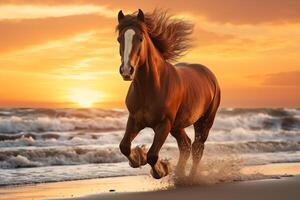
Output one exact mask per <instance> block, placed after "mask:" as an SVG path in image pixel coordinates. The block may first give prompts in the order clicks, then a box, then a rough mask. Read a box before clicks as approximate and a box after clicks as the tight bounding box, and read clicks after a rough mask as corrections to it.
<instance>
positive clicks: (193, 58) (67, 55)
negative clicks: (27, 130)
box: [0, 0, 300, 107]
mask: <svg viewBox="0 0 300 200" xmlns="http://www.w3.org/2000/svg"><path fill="white" fill-rule="evenodd" d="M225 2H226V3H225ZM155 7H158V8H166V9H169V10H170V12H171V13H174V14H175V15H178V17H181V18H185V19H188V20H190V21H192V22H194V23H195V25H196V26H195V32H194V34H193V41H194V45H195V47H194V48H193V49H191V51H190V52H189V53H188V54H187V55H186V56H185V57H182V58H181V59H180V60H178V61H179V62H181V61H183V62H191V63H201V64H204V65H206V66H208V67H209V68H210V69H211V70H212V71H213V72H214V73H215V74H216V76H217V78H218V79H219V83H220V85H221V88H222V107H299V106H300V1H298V0H285V1H281V0H226V1H222V0H184V1H172V0H165V1H161V0H152V1H149V0H146V1H143V0H133V1H124V0H114V1H112V0H103V1H101V0H98V1H97V0H32V1H30V0H19V1H17V0H16V1H14V0H11V1H3V0H0V107H88V106H95V107H122V106H123V105H124V104H123V102H124V98H125V96H126V93H127V88H128V86H129V83H128V82H124V81H123V80H122V78H121V76H120V75H119V72H118V70H119V66H120V56H119V53H118V43H117V40H116V33H115V26H116V23H117V20H116V15H117V13H118V11H119V10H120V9H122V10H123V12H124V13H131V12H133V11H135V10H137V9H138V8H141V9H142V10H143V11H144V12H147V11H152V10H153V9H154V8H155Z"/></svg>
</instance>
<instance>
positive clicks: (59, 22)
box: [0, 14, 113, 53]
mask: <svg viewBox="0 0 300 200" xmlns="http://www.w3.org/2000/svg"><path fill="white" fill-rule="evenodd" d="M112 23H113V20H112V19H111V20H110V19H107V18H103V17H101V16H99V15H93V14H90V15H74V16H65V17H50V18H42V19H24V20H2V21H0V32H1V38H0V44H1V45H0V53H1V52H7V51H12V50H15V49H20V48H24V47H26V46H30V45H37V44H40V43H45V42H47V41H49V40H58V39H64V38H67V37H70V36H72V35H75V34H78V33H82V32H87V31H91V30H97V29H105V27H111V24H112Z"/></svg>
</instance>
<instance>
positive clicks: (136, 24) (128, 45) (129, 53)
mask: <svg viewBox="0 0 300 200" xmlns="http://www.w3.org/2000/svg"><path fill="white" fill-rule="evenodd" d="M118 21H119V24H118V26H117V31H118V33H119V36H118V41H119V43H120V55H121V60H122V64H121V67H120V74H121V75H122V77H123V79H124V80H126V81H129V80H132V82H131V85H130V88H129V90H128V94H127V97H126V106H127V108H128V110H129V117H128V121H127V126H126V131H125V135H124V137H123V139H122V141H121V143H120V150H121V152H122V153H123V154H124V155H125V156H126V157H127V158H128V160H129V164H130V165H131V166H132V167H140V166H142V165H145V164H147V163H148V164H150V165H151V167H152V170H151V174H152V176H153V177H154V178H157V179H159V178H161V177H163V176H166V175H167V174H168V173H169V170H170V169H169V167H168V164H167V162H165V161H161V160H159V159H158V154H159V151H160V149H161V147H162V145H163V144H164V142H165V140H166V138H167V136H168V134H169V133H171V135H172V136H174V137H175V138H176V140H177V143H178V147H179V151H180V154H179V160H178V164H177V167H176V170H175V174H177V175H179V176H183V175H184V174H185V173H184V171H185V165H186V162H187V159H188V158H189V155H190V153H191V152H192V158H193V166H192V169H191V172H190V175H192V176H194V175H195V174H196V172H197V166H198V163H199V161H200V159H201V157H202V154H203V150H204V142H205V141H206V139H207V137H208V133H209V130H210V128H211V126H212V124H213V122H214V118H215V115H216V112H217V109H218V107H219V104H220V88H219V85H218V82H217V80H216V78H215V76H214V74H213V73H212V72H211V71H210V70H209V69H208V68H206V67H205V66H203V65H200V64H186V63H183V64H179V65H176V67H175V66H173V65H172V64H170V63H169V62H168V61H174V60H175V59H176V58H178V57H179V56H181V55H182V53H184V52H185V51H186V50H187V49H188V48H189V41H190V40H189V37H188V36H189V35H190V34H191V33H192V29H193V25H191V24H189V23H187V22H185V21H183V20H177V19H174V18H172V17H171V16H170V15H169V14H168V13H167V12H165V11H159V10H154V12H153V13H149V14H148V13H146V14H145V15H144V13H143V12H142V11H141V10H140V9H139V11H138V13H134V14H132V15H126V16H125V15H124V14H123V12H122V11H120V12H119V14H118ZM192 124H193V125H194V129H195V141H194V142H193V144H192V145H191V140H190V138H189V137H188V136H187V134H186V132H185V130H184V128H186V127H188V126H190V125H192ZM145 127H150V128H152V129H153V130H154V132H155V135H154V141H153V144H152V145H151V147H150V149H149V151H148V152H146V149H145V147H143V146H142V147H139V146H138V147H136V148H134V149H131V142H132V140H133V139H134V138H135V137H136V136H137V134H138V133H139V131H141V130H142V129H144V128H145Z"/></svg>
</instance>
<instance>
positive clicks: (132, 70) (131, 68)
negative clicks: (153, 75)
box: [129, 66, 134, 75]
mask: <svg viewBox="0 0 300 200" xmlns="http://www.w3.org/2000/svg"><path fill="white" fill-rule="evenodd" d="M129 72H130V75H132V74H133V72H134V68H133V67H131V66H130V71H129Z"/></svg>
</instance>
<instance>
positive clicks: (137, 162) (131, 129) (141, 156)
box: [120, 116, 147, 168]
mask: <svg viewBox="0 0 300 200" xmlns="http://www.w3.org/2000/svg"><path fill="white" fill-rule="evenodd" d="M142 129H143V127H141V126H139V125H138V123H137V122H136V121H135V119H134V118H133V117H131V116H129V117H128V120H127V125H126V131H125V134H124V137H123V139H122V141H121V143H120V150H121V152H122V153H123V154H124V155H125V156H126V157H127V158H128V160H129V165H130V166H131V167H133V168H137V167H140V166H142V165H146V164H147V153H146V149H145V146H141V147H140V146H137V147H135V148H134V149H131V142H132V141H133V139H134V138H135V137H136V136H137V134H138V133H139V132H140V130H142Z"/></svg>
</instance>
